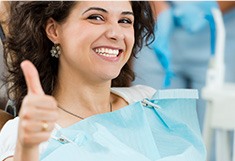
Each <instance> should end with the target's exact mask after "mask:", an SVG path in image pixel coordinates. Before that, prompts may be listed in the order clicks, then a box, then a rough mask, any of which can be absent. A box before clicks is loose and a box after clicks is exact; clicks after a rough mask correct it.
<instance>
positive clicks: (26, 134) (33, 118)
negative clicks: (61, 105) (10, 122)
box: [18, 60, 59, 148]
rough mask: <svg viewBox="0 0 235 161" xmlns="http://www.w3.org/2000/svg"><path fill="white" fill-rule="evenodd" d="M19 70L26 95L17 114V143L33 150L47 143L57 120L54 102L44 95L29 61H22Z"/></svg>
mask: <svg viewBox="0 0 235 161" xmlns="http://www.w3.org/2000/svg"><path fill="white" fill-rule="evenodd" d="M21 68H22V70H23V74H24V77H25V80H26V84H27V88H28V93H27V95H26V96H25V98H24V99H23V101H22V105H21V110H20V114H19V118H20V121H19V133H18V142H19V144H20V145H21V146H22V147H23V148H34V147H36V148H37V147H38V145H39V144H40V143H42V142H44V141H47V140H48V139H49V137H50V134H51V132H52V130H53V128H54V125H55V122H56V120H57V118H58V116H59V115H58V108H57V102H56V100H55V99H54V98H53V97H52V96H49V95H45V94H44V91H43V89H42V87H41V83H40V79H39V75H38V72H37V69H36V68H35V66H34V65H33V64H32V63H31V62H30V61H27V60H26V61H23V62H22V63H21Z"/></svg>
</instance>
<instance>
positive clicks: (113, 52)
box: [95, 48, 119, 57]
mask: <svg viewBox="0 0 235 161" xmlns="http://www.w3.org/2000/svg"><path fill="white" fill-rule="evenodd" d="M95 52H96V53H98V54H99V55H102V56H106V57H117V55H118V53H119V50H118V49H107V48H98V49H95Z"/></svg>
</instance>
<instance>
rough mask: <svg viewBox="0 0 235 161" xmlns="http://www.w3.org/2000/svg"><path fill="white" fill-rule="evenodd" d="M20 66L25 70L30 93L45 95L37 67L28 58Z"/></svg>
mask: <svg viewBox="0 0 235 161" xmlns="http://www.w3.org/2000/svg"><path fill="white" fill-rule="evenodd" d="M20 66H21V69H22V70H23V74H24V77H25V81H26V85H27V88H28V94H37V95H44V91H43V89H42V86H41V83H40V79H39V75H38V71H37V69H36V67H35V66H34V65H33V64H32V63H31V62H30V61H28V60H25V61H23V62H22V63H21V64H20Z"/></svg>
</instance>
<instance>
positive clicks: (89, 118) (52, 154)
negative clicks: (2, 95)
mask: <svg viewBox="0 0 235 161" xmlns="http://www.w3.org/2000/svg"><path fill="white" fill-rule="evenodd" d="M113 6H115V7H113ZM9 32H10V33H9V35H10V36H9V38H8V41H7V42H6V50H5V58H6V60H9V59H10V61H8V62H7V65H8V70H9V75H8V77H7V78H8V82H9V86H10V89H9V93H8V94H9V97H10V98H11V99H12V100H14V102H15V105H16V108H17V110H18V111H19V117H17V118H15V119H14V120H13V121H10V122H8V123H7V124H6V125H5V127H4V128H3V129H2V132H1V135H0V146H1V147H0V155H1V156H0V160H4V159H5V161H11V160H15V161H16V160H17V161H18V160H19V161H20V160H24V161H27V160H39V159H40V160H44V161H46V160H61V161H62V160H86V161H88V160H149V159H151V160H153V159H154V160H156V159H159V158H161V157H162V156H160V154H159V153H158V152H156V154H154V153H150V151H149V150H147V149H146V147H149V148H150V149H151V150H154V151H155V150H156V146H155V144H154V142H153V140H151V139H152V138H151V137H149V138H151V139H148V136H146V137H147V138H146V139H142V137H143V136H144V137H145V135H143V134H142V132H143V131H144V132H146V131H149V132H150V130H149V129H148V128H147V127H148V125H147V124H146V125H144V126H143V127H144V128H142V125H141V123H142V122H143V121H139V125H138V118H139V115H137V112H138V111H135V110H137V109H138V108H132V106H128V105H130V104H132V103H133V102H135V101H139V100H141V99H143V98H150V97H151V96H152V95H153V94H154V92H155V90H154V89H152V88H149V87H146V86H136V87H132V88H112V89H110V87H111V86H112V87H126V86H128V85H129V83H130V81H132V80H133V78H134V74H133V72H132V70H131V68H130V67H129V66H128V64H129V63H128V61H130V57H133V56H135V54H136V52H137V50H138V49H139V48H141V47H142V44H143V40H144V39H145V40H146V42H148V41H149V39H150V38H151V37H152V35H153V19H152V14H151V10H150V7H149V4H148V3H147V2H138V1H135V2H130V1H120V2H109V1H105V2H100V1H96V2H90V1H86V2H62V1H60V2H46V1H45V2H36V1H35V2H12V4H11V14H10V26H9ZM31 62H32V63H31ZM20 67H21V69H22V71H21V69H20ZM38 73H39V74H38ZM124 107H125V108H124ZM133 107H134V106H133ZM129 110H131V111H132V110H133V111H132V112H130V111H129ZM135 112H136V115H135ZM132 114H134V115H133V117H132ZM140 114H141V115H143V112H141V113H140ZM129 115H130V116H129ZM135 117H136V118H135ZM155 117H156V116H155ZM144 118H145V117H144ZM145 119H146V118H145ZM130 120H131V124H130V125H129V124H128V123H129V122H128V121H130ZM133 123H134V124H133ZM123 126H124V128H123ZM17 127H18V128H17ZM136 127H137V128H136ZM17 129H18V132H17ZM147 129H148V130H147ZM13 130H14V131H13ZM9 133H11V134H10V135H9ZM17 133H18V134H17ZM150 133H151V132H150ZM150 133H149V135H150ZM140 134H141V135H140ZM134 135H138V136H139V137H137V136H135V137H137V138H135V137H131V136H134ZM9 138H11V139H9ZM48 139H49V140H48ZM125 142H126V144H124V143H125ZM135 143H138V144H135ZM146 143H148V145H147V144H146ZM200 145H201V144H200ZM131 147H132V148H131ZM151 147H152V148H151ZM142 148H144V149H146V150H141V149H142ZM142 153H144V154H146V155H147V156H145V155H143V154H142Z"/></svg>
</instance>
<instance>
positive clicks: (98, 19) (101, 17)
mask: <svg viewBox="0 0 235 161" xmlns="http://www.w3.org/2000/svg"><path fill="white" fill-rule="evenodd" d="M87 19H89V20H97V21H104V17H103V16H102V15H90V16H89V17H88V18H87Z"/></svg>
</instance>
